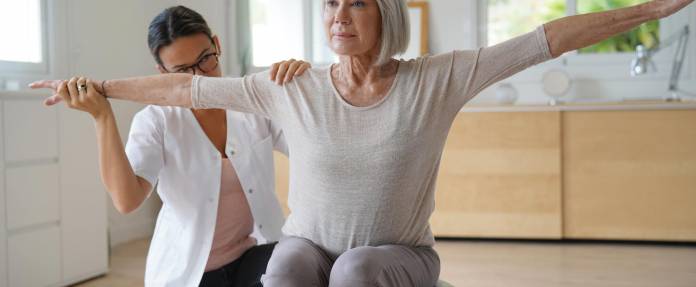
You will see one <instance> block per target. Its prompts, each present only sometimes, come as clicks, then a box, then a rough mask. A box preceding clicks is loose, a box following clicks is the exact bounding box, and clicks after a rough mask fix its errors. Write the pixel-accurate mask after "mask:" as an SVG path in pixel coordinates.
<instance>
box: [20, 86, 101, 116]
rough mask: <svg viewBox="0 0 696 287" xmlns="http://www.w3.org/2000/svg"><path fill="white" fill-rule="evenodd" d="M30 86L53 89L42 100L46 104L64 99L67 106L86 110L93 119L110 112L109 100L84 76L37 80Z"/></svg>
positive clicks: (52, 103)
mask: <svg viewBox="0 0 696 287" xmlns="http://www.w3.org/2000/svg"><path fill="white" fill-rule="evenodd" d="M30 87H31V88H33V89H41V88H45V89H52V90H53V93H54V95H53V97H50V98H48V99H47V100H46V101H45V102H44V104H45V105H47V106H50V105H54V104H56V103H58V102H60V101H64V102H65V104H66V105H67V106H68V107H69V108H71V109H75V110H80V111H83V112H87V113H89V114H90V115H92V117H94V118H95V119H98V118H99V117H101V116H104V115H108V113H109V112H111V104H110V103H109V101H108V100H107V99H106V97H104V96H103V95H102V94H101V93H100V92H99V91H98V90H97V87H96V85H95V84H94V82H93V81H92V80H90V79H88V78H85V77H73V78H72V79H70V80H68V81H62V80H53V81H39V82H35V83H32V84H31V85H30Z"/></svg>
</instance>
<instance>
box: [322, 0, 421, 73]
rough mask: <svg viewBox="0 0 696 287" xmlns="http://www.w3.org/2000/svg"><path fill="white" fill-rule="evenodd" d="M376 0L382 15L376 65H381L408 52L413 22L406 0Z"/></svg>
mask: <svg viewBox="0 0 696 287" xmlns="http://www.w3.org/2000/svg"><path fill="white" fill-rule="evenodd" d="M375 1H376V2H377V6H378V7H379V14H380V15H381V16H382V33H381V36H380V37H381V38H380V40H379V45H381V47H380V49H379V55H378V57H377V61H376V62H375V65H377V66H381V65H384V64H387V63H389V60H390V59H391V58H393V57H394V56H396V55H399V54H403V53H404V52H406V49H408V42H409V41H410V39H411V23H410V21H409V14H408V5H407V4H406V0H375ZM324 6H326V2H324ZM324 6H322V7H324Z"/></svg>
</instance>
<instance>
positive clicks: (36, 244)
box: [0, 92, 108, 287]
mask: <svg viewBox="0 0 696 287" xmlns="http://www.w3.org/2000/svg"><path fill="white" fill-rule="evenodd" d="M47 95H48V94H47V93H37V92H0V287H45V286H67V285H70V284H73V283H76V282H79V281H83V280H85V279H89V278H92V277H95V276H98V275H100V274H104V273H106V272H107V271H108V239H107V209H106V198H105V196H106V193H105V191H104V190H103V188H102V186H101V184H100V181H99V173H98V169H97V153H96V147H95V140H94V138H95V135H94V127H93V124H92V122H91V121H90V120H89V119H88V118H84V117H82V115H81V114H80V113H66V112H67V111H66V109H65V107H63V106H62V104H61V105H60V106H58V107H51V108H49V107H44V106H43V104H42V101H43V99H44V98H45V97H46V96H47Z"/></svg>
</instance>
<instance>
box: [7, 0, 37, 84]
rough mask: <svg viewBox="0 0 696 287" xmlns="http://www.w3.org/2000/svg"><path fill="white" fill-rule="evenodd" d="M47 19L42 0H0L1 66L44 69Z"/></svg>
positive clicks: (33, 70) (31, 69) (9, 69)
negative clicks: (45, 21) (45, 25)
mask: <svg viewBox="0 0 696 287" xmlns="http://www.w3.org/2000/svg"><path fill="white" fill-rule="evenodd" d="M44 19H45V17H44V1H43V0H22V1H16V0H0V35H2V37H3V45H0V70H2V71H12V72H37V71H43V70H45V68H46V65H45V63H46V55H47V53H46V48H45V47H46V43H45V42H46V37H45V32H44V28H45V27H44V24H45V23H44Z"/></svg>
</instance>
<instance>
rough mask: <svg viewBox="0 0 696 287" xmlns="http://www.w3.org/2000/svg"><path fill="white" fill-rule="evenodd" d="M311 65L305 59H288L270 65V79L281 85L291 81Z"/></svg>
mask: <svg viewBox="0 0 696 287" xmlns="http://www.w3.org/2000/svg"><path fill="white" fill-rule="evenodd" d="M311 67H312V64H310V63H307V62H305V61H301V60H300V61H297V60H295V59H290V60H287V61H282V62H278V63H275V64H273V65H271V81H274V82H276V84H278V85H283V84H285V83H287V82H290V81H292V79H293V78H294V77H296V76H301V75H302V74H304V72H305V71H307V70H308V69H309V68H311Z"/></svg>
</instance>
